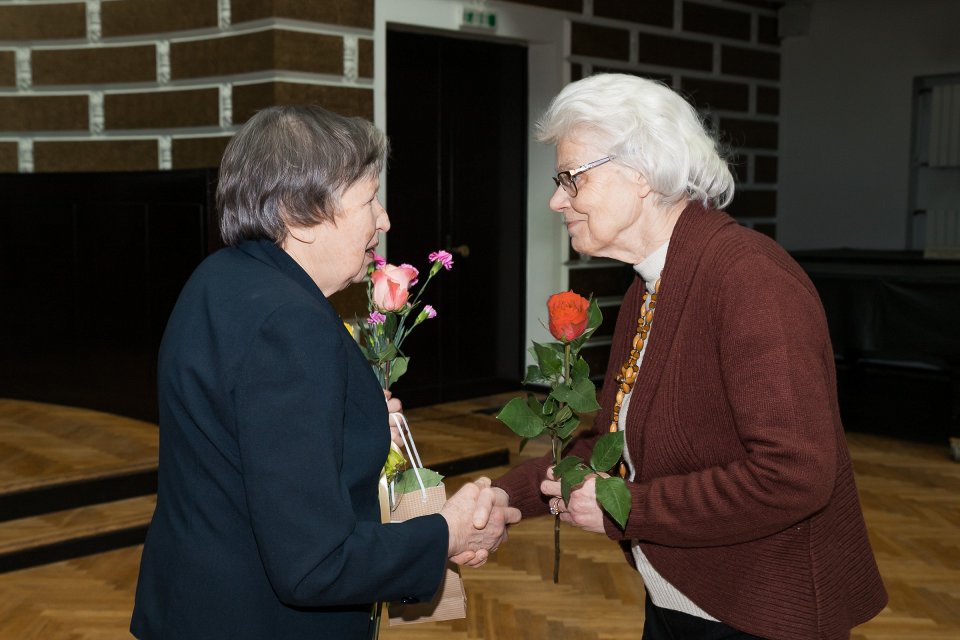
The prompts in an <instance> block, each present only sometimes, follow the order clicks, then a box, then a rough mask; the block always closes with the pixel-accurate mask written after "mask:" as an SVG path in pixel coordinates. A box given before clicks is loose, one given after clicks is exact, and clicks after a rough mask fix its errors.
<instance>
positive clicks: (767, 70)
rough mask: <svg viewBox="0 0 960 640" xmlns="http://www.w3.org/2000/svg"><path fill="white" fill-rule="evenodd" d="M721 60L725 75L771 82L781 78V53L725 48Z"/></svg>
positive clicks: (722, 50)
mask: <svg viewBox="0 0 960 640" xmlns="http://www.w3.org/2000/svg"><path fill="white" fill-rule="evenodd" d="M720 59H721V70H722V71H723V72H724V73H732V74H734V75H741V76H750V77H752V78H768V79H771V80H778V79H779V78H780V54H779V53H770V52H767V51H755V50H753V49H743V48H740V47H728V46H724V47H722V49H721V54H720Z"/></svg>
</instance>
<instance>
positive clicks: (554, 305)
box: [497, 291, 630, 583]
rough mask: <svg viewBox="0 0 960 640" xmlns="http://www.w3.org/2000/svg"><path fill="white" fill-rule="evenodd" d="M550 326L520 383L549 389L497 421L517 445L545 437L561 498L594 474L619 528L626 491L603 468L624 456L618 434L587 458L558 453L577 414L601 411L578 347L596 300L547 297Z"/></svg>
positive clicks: (589, 330) (589, 331) (510, 407)
mask: <svg viewBox="0 0 960 640" xmlns="http://www.w3.org/2000/svg"><path fill="white" fill-rule="evenodd" d="M547 311H548V314H549V330H550V333H551V335H553V337H554V338H556V339H557V340H558V342H550V343H546V344H539V343H537V342H534V343H533V347H532V348H531V349H530V353H531V355H533V357H534V359H535V360H536V362H537V363H536V364H533V365H530V366H528V367H527V374H526V376H525V377H524V379H523V383H524V384H545V385H547V386H549V387H550V392H549V393H548V394H547V397H546V398H545V399H544V401H543V402H540V401H539V400H538V399H537V398H536V397H535V396H534V395H533V394H527V397H526V398H514V399H513V400H511V401H510V402H508V403H507V404H506V406H504V408H503V409H502V410H501V411H500V413H499V414H498V415H497V419H498V420H500V421H501V422H503V423H504V424H505V425H507V426H508V427H509V428H510V429H511V430H512V431H513V432H514V433H516V434H517V435H518V436H520V437H521V438H523V440H522V441H521V445H520V446H521V448H522V447H523V445H524V444H526V442H527V441H528V440H529V439H531V438H536V437H538V436H540V435H542V434H543V433H548V434H549V435H550V442H551V450H552V453H553V475H554V477H555V478H556V479H557V480H559V481H560V489H561V492H562V494H563V499H564V502H569V500H570V492H571V491H573V489H575V488H576V487H577V486H578V485H579V484H581V483H582V482H583V481H584V480H585V479H586V478H587V476H589V475H591V474H596V475H597V476H598V477H597V502H598V503H599V504H600V506H601V508H603V510H604V511H606V512H607V513H608V514H610V516H611V517H613V519H614V520H616V522H617V524H619V525H620V526H621V527H624V526H626V522H627V516H628V515H629V513H630V492H629V491H628V490H627V488H626V485H625V484H624V482H623V479H621V478H619V477H610V476H607V475H606V473H605V472H607V471H609V470H610V469H612V468H613V467H615V466H616V465H617V463H618V462H619V460H620V457H621V456H622V455H623V432H620V431H616V432H613V433H608V434H606V435H604V436H603V437H601V438H600V439H599V440H597V442H596V444H595V445H594V447H593V453H592V455H591V456H590V460H589V461H588V462H584V461H583V460H581V459H580V458H579V457H577V456H567V457H563V450H564V449H565V448H566V446H567V444H569V442H570V440H571V439H572V438H573V434H574V431H576V429H577V427H578V426H579V425H580V419H581V418H580V416H581V415H583V414H585V413H592V412H594V411H597V410H598V409H600V405H599V404H598V403H597V392H596V388H595V387H594V385H593V382H592V381H591V380H590V367H589V365H588V364H587V362H586V360H584V359H583V357H582V356H580V355H579V354H580V349H581V348H582V347H583V346H584V344H586V342H587V340H588V339H589V338H590V336H591V335H593V333H594V332H595V331H596V330H597V327H599V326H600V323H601V322H602V321H603V315H602V314H601V313H600V307H599V305H598V304H597V302H596V300H587V299H586V298H584V297H583V296H580V295H577V294H576V293H574V292H572V291H565V292H562V293H557V294H554V295H552V296H550V299H549V300H548V301H547ZM553 532H554V564H553V581H554V582H555V583H556V582H558V581H559V579H560V516H559V514H558V515H556V519H555V521H554V529H553Z"/></svg>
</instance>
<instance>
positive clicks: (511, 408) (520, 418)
mask: <svg viewBox="0 0 960 640" xmlns="http://www.w3.org/2000/svg"><path fill="white" fill-rule="evenodd" d="M497 420H499V421H500V422H502V423H503V424H505V425H507V426H508V427H510V430H511V431H513V432H514V433H515V434H517V435H518V436H520V437H522V438H536V437H537V436H539V435H540V434H541V433H543V430H544V428H545V425H544V424H543V418H541V417H540V415H539V414H537V413H534V412H533V411H532V410H531V409H530V405H528V404H527V401H526V400H524V399H523V398H514V399H513V400H511V401H510V402H508V403H507V404H506V406H505V407H504V408H503V409H501V410H500V413H498V414H497Z"/></svg>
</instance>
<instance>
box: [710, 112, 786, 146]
mask: <svg viewBox="0 0 960 640" xmlns="http://www.w3.org/2000/svg"><path fill="white" fill-rule="evenodd" d="M720 128H721V129H722V130H723V131H724V133H725V134H726V135H727V139H728V140H729V142H730V143H731V144H733V145H734V146H736V147H755V148H761V149H776V148H777V143H778V141H779V140H778V126H777V123H776V122H761V121H757V120H742V119H739V118H722V119H721V120H720Z"/></svg>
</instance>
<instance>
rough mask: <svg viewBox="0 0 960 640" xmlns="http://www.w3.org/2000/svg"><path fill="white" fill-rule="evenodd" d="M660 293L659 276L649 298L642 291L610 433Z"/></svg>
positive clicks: (624, 470) (631, 381)
mask: <svg viewBox="0 0 960 640" xmlns="http://www.w3.org/2000/svg"><path fill="white" fill-rule="evenodd" d="M658 293H660V278H657V282H656V284H654V285H653V293H652V294H650V300H649V301H648V300H647V292H646V291H644V292H643V298H642V302H641V305H640V317H639V318H638V319H637V335H635V336H633V344H632V345H631V348H630V355H629V356H627V361H626V362H624V363H623V366H622V367H620V373H618V374H617V378H616V380H617V387H618V389H617V399H616V401H615V402H614V405H613V417H612V418H611V420H610V433H616V432H617V430H618V429H619V428H620V407H621V406H622V405H623V399H624V398H625V397H626V396H627V394H628V393H630V392H631V391H632V390H633V384H634V383H635V382H636V381H637V374H638V373H639V372H640V367H639V366H638V365H637V360H638V359H639V358H640V353H641V352H642V351H643V345H644V343H645V342H646V341H647V334H649V333H650V324H651V323H652V322H653V311H654V309H655V308H656V306H657V294H658ZM619 471H620V477H621V478H624V477H626V475H627V466H626V464H624V463H623V462H621V463H620V469H619Z"/></svg>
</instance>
